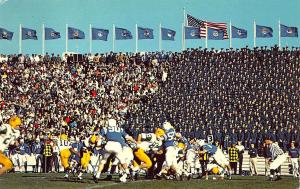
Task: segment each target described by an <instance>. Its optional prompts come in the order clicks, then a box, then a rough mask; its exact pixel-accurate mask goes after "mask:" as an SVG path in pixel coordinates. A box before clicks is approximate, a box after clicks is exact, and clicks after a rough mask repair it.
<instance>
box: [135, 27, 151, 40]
mask: <svg viewBox="0 0 300 189" xmlns="http://www.w3.org/2000/svg"><path fill="white" fill-rule="evenodd" d="M153 38H154V36H153V29H150V28H141V27H138V39H153Z"/></svg>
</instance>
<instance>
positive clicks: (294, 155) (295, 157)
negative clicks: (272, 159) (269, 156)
mask: <svg viewBox="0 0 300 189" xmlns="http://www.w3.org/2000/svg"><path fill="white" fill-rule="evenodd" d="M299 156H300V153H299V150H298V149H297V148H295V142H294V141H293V142H291V147H290V149H289V158H290V160H291V163H292V170H293V176H294V177H295V178H297V177H299V163H298V161H299Z"/></svg>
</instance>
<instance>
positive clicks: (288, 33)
mask: <svg viewBox="0 0 300 189" xmlns="http://www.w3.org/2000/svg"><path fill="white" fill-rule="evenodd" d="M280 37H298V28H297V27H289V26H285V25H282V24H280Z"/></svg>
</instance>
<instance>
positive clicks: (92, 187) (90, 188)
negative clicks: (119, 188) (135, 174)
mask: <svg viewBox="0 0 300 189" xmlns="http://www.w3.org/2000/svg"><path fill="white" fill-rule="evenodd" d="M150 181H152V180H139V181H133V182H126V183H122V182H119V183H110V184H106V185H94V186H90V187H85V188H83V189H94V188H104V187H107V186H114V185H121V184H127V183H139V182H150Z"/></svg>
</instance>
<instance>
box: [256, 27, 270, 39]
mask: <svg viewBox="0 0 300 189" xmlns="http://www.w3.org/2000/svg"><path fill="white" fill-rule="evenodd" d="M256 37H262V38H269V37H273V29H272V28H271V27H267V26H260V25H256Z"/></svg>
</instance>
